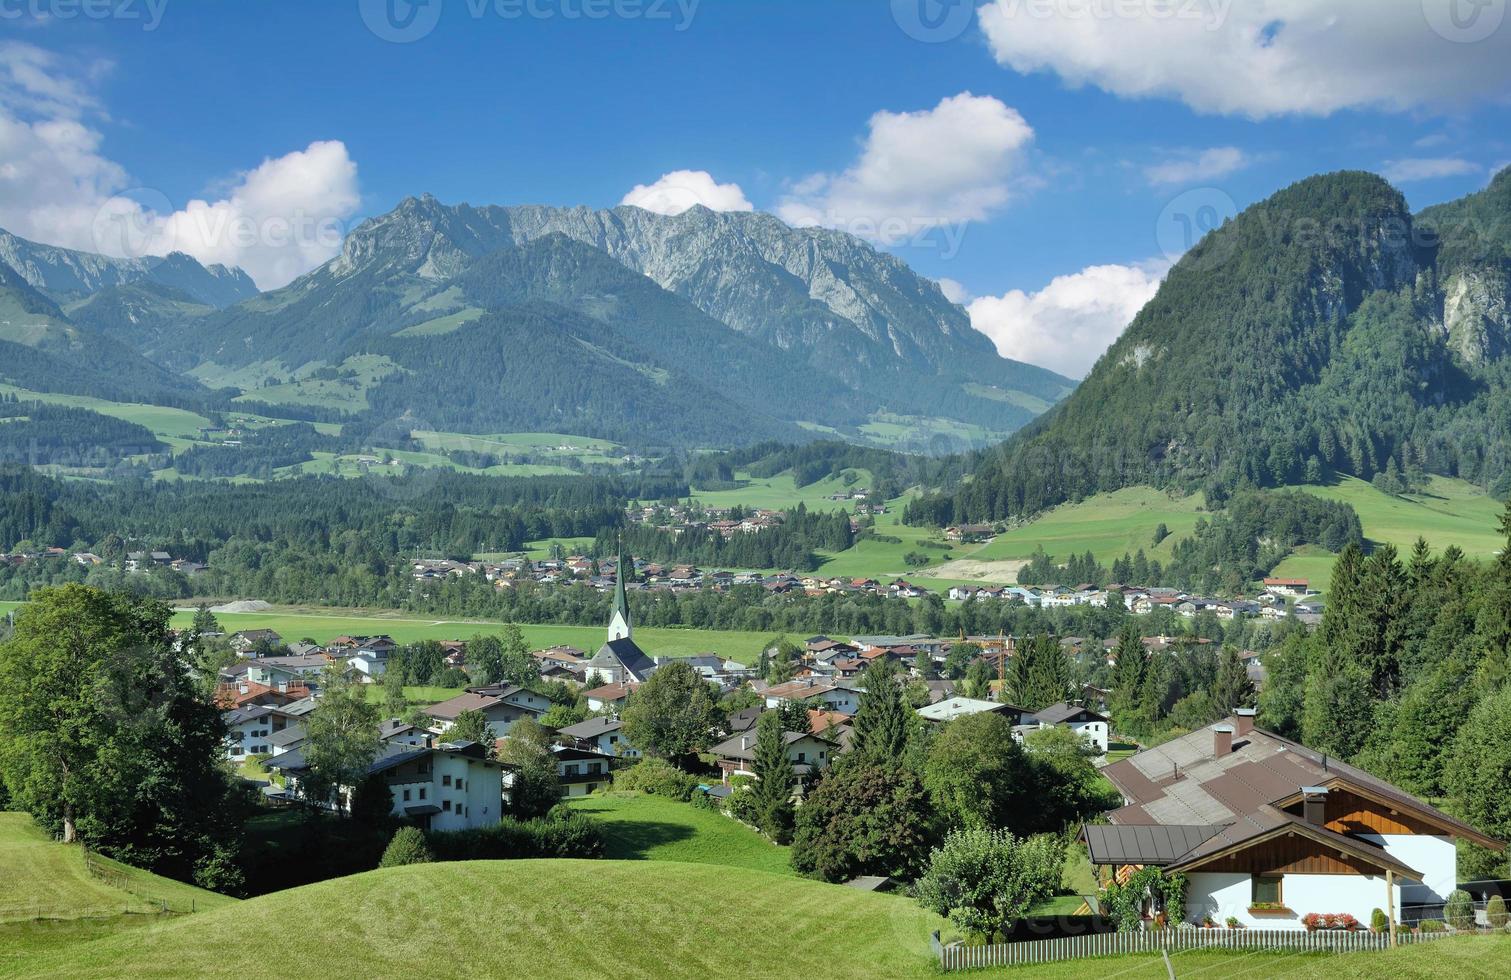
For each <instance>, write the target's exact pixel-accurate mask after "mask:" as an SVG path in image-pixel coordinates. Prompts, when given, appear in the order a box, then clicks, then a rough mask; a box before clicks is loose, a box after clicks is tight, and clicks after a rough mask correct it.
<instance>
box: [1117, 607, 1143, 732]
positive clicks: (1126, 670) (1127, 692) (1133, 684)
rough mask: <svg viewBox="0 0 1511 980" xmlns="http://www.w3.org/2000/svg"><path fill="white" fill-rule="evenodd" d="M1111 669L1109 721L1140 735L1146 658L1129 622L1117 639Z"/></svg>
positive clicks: (1136, 632)
mask: <svg viewBox="0 0 1511 980" xmlns="http://www.w3.org/2000/svg"><path fill="white" fill-rule="evenodd" d="M1113 655H1114V657H1115V664H1114V666H1113V669H1112V696H1111V701H1112V704H1111V708H1112V718H1113V721H1115V722H1116V723H1117V724H1118V726H1119V727H1120V728H1121V729H1122V730H1124V731H1130V732H1139V731H1142V730H1143V728H1144V725H1145V719H1144V712H1143V710H1142V705H1141V702H1140V700H1139V699H1140V697H1141V695H1142V694H1143V686H1144V668H1145V664H1146V663H1147V661H1148V657H1147V655H1146V654H1145V652H1144V644H1143V642H1142V640H1140V638H1139V633H1138V627H1137V626H1136V625H1135V624H1133V623H1129V624H1128V625H1127V626H1125V627H1124V628H1123V633H1122V635H1121V636H1119V637H1118V645H1117V648H1116V650H1115V651H1114V654H1113Z"/></svg>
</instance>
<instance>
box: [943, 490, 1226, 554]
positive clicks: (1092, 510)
mask: <svg viewBox="0 0 1511 980" xmlns="http://www.w3.org/2000/svg"><path fill="white" fill-rule="evenodd" d="M1204 506H1205V500H1204V498H1203V497H1202V495H1201V494H1193V495H1192V496H1189V497H1184V498H1172V497H1170V496H1169V495H1168V494H1166V493H1164V492H1163V491H1160V490H1154V489H1151V488H1149V487H1126V488H1124V489H1122V490H1117V491H1114V492H1112V493H1104V494H1098V495H1097V496H1095V497H1090V498H1088V499H1086V500H1084V501H1082V502H1081V503H1078V504H1065V505H1063V506H1060V507H1056V508H1054V509H1053V510H1050V511H1048V512H1046V513H1045V514H1043V515H1042V516H1041V517H1039V518H1037V519H1036V520H1034V521H1032V522H1030V523H1028V524H1026V525H1024V526H1022V527H1019V528H1014V529H1013V530H1011V531H1008V532H1006V533H1004V534H1000V535H998V536H997V537H996V539H995V540H993V541H992V542H991V543H990V544H988V545H985V546H984V547H982V548H981V549H980V550H978V551H976V552H974V553H973V554H972V555H971V557H972V558H974V559H976V560H1003V559H1025V558H1028V557H1029V556H1031V555H1032V554H1033V553H1034V550H1035V549H1036V548H1038V547H1041V546H1042V547H1043V548H1044V550H1045V551H1047V552H1048V553H1049V554H1051V555H1053V556H1054V557H1055V558H1057V559H1059V560H1062V561H1063V560H1064V559H1066V558H1068V557H1070V555H1072V554H1085V553H1086V552H1087V551H1090V552H1091V553H1092V554H1094V555H1096V557H1097V560H1098V561H1100V562H1102V563H1104V564H1111V563H1112V561H1113V560H1114V559H1117V558H1121V557H1122V556H1123V555H1124V553H1127V554H1133V553H1135V552H1137V551H1138V550H1139V549H1140V548H1143V549H1144V554H1146V555H1148V556H1149V557H1150V558H1158V557H1164V556H1166V555H1168V554H1169V551H1170V548H1171V546H1172V545H1173V544H1174V543H1175V540H1176V539H1177V538H1179V537H1182V536H1184V535H1187V534H1190V533H1191V529H1192V528H1194V527H1195V526H1196V522H1197V520H1198V519H1199V518H1200V517H1201V512H1202V510H1203V508H1204ZM1161 522H1163V523H1164V524H1165V526H1166V527H1168V528H1169V529H1170V537H1169V538H1167V539H1166V540H1165V541H1164V542H1162V543H1161V544H1160V545H1159V546H1158V547H1156V546H1155V545H1154V529H1155V528H1156V527H1157V526H1159V524H1160V523H1161Z"/></svg>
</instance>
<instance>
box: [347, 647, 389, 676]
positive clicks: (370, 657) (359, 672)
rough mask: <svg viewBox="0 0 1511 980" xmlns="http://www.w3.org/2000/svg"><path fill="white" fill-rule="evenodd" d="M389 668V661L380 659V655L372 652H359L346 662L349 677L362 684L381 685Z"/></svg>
mask: <svg viewBox="0 0 1511 980" xmlns="http://www.w3.org/2000/svg"><path fill="white" fill-rule="evenodd" d="M387 668H388V661H387V660H380V659H378V655H377V654H376V653H374V652H373V651H371V650H358V651H357V652H356V653H355V654H353V655H352V656H350V657H348V658H347V660H346V673H347V676H349V677H351V678H353V679H354V680H356V681H358V682H360V683H362V684H377V683H379V682H380V681H382V680H383V672H384V671H385V670H386V669H387Z"/></svg>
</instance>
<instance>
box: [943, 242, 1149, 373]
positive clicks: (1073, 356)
mask: <svg viewBox="0 0 1511 980" xmlns="http://www.w3.org/2000/svg"><path fill="white" fill-rule="evenodd" d="M1169 268H1170V263H1169V262H1166V261H1163V260H1151V261H1149V262H1144V263H1139V264H1135V265H1094V266H1090V267H1088V268H1085V269H1082V270H1081V271H1080V272H1076V273H1072V274H1070V275H1065V276H1056V277H1055V278H1054V279H1053V280H1051V281H1050V282H1049V284H1048V285H1046V286H1045V287H1044V288H1043V289H1040V290H1038V291H1037V292H1032V293H1028V292H1024V291H1023V290H1021V289H1014V290H1012V291H1010V292H1008V293H1005V294H1004V295H1002V296H982V297H980V298H979V299H976V300H973V301H972V302H971V303H970V305H969V306H967V307H966V310H967V311H968V312H969V313H970V315H971V326H973V327H975V328H976V329H977V330H979V331H981V332H982V333H984V334H986V335H987V336H988V337H990V338H991V339H992V341H993V342H994V343H995V344H996V345H997V352H998V353H1000V354H1001V355H1002V356H1003V357H1010V358H1012V359H1014V360H1018V361H1027V362H1028V363H1030V364H1037V365H1039V366H1040V367H1046V368H1049V369H1050V370H1051V371H1058V372H1059V373H1061V374H1064V375H1067V376H1068V377H1072V378H1079V377H1082V376H1084V375H1085V374H1086V372H1087V371H1088V370H1090V368H1091V366H1092V365H1093V364H1094V363H1096V359H1097V358H1098V357H1100V356H1101V355H1102V352H1103V351H1105V350H1106V349H1107V348H1108V347H1109V346H1111V344H1112V342H1113V341H1114V340H1116V339H1117V338H1118V335H1119V334H1121V333H1122V332H1123V330H1124V329H1125V328H1126V327H1127V326H1128V324H1129V322H1131V321H1132V320H1133V317H1134V314H1136V313H1138V311H1139V310H1140V309H1142V308H1143V306H1144V304H1145V303H1147V302H1149V300H1150V299H1152V298H1153V297H1154V293H1155V291H1156V290H1158V289H1159V284H1160V280H1161V279H1162V278H1163V277H1164V275H1165V273H1166V272H1167V271H1168V270H1169Z"/></svg>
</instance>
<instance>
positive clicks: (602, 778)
mask: <svg viewBox="0 0 1511 980" xmlns="http://www.w3.org/2000/svg"><path fill="white" fill-rule="evenodd" d="M551 751H552V752H553V753H555V755H556V777H557V779H558V780H560V782H561V795H562V796H564V797H573V796H587V795H588V794H589V793H593V792H596V791H598V790H600V789H606V788H608V785H609V767H610V766H611V764H612V763H613V759H612V757H610V756H607V755H604V754H603V753H601V752H593V751H589V750H587V749H577V748H570V747H568V746H562V745H558V746H555V747H554V748H552V749H551ZM504 784H505V787H506V788H507V786H508V784H509V780H508V777H505V780H504Z"/></svg>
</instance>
